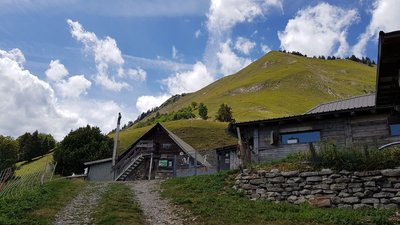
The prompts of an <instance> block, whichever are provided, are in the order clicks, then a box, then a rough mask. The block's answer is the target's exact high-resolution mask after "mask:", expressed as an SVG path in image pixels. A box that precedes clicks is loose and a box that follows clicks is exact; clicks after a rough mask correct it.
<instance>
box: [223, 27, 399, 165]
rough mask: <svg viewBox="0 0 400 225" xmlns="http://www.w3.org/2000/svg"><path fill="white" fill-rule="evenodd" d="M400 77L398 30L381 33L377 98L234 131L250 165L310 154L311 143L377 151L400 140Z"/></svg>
mask: <svg viewBox="0 0 400 225" xmlns="http://www.w3.org/2000/svg"><path fill="white" fill-rule="evenodd" d="M399 77H400V31H396V32H391V33H383V32H381V33H380V34H379V53H378V65H377V79H376V94H368V95H363V96H356V97H352V98H349V99H344V100H339V101H334V102H329V103H324V104H320V105H318V106H316V107H314V108H313V109H311V110H309V111H308V112H306V113H304V114H302V115H295V116H290V117H283V118H275V119H267V120H258V121H249V122H241V123H235V124H233V125H232V127H231V129H230V130H231V132H234V133H237V131H238V130H239V132H240V135H241V137H242V143H243V149H244V150H243V154H244V160H245V161H247V162H260V161H268V160H274V159H279V158H282V157H284V156H286V155H288V154H289V153H292V152H298V151H306V150H308V149H309V148H310V143H321V142H330V143H334V144H336V145H337V146H341V147H350V146H359V147H378V146H381V145H384V144H388V143H390V142H395V141H400V79H399ZM315 146H316V147H318V144H316V145H315Z"/></svg>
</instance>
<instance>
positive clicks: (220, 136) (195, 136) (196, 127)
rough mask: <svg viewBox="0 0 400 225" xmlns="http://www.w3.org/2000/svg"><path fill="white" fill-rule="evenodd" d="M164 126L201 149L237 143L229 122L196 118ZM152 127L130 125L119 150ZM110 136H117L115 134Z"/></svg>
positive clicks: (121, 138) (121, 133)
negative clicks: (229, 130)
mask: <svg viewBox="0 0 400 225" xmlns="http://www.w3.org/2000/svg"><path fill="white" fill-rule="evenodd" d="M163 126H165V127H166V128H167V129H169V130H170V131H172V132H173V133H175V134H176V135H178V136H179V137H180V138H181V139H182V140H184V141H185V142H187V143H188V144H190V145H191V146H192V147H193V148H195V149H197V150H199V151H202V150H209V149H213V148H216V147H220V146H225V145H231V144H236V143H237V140H236V138H235V137H233V136H231V135H229V134H228V133H227V130H226V129H227V127H228V123H221V122H213V121H205V120H197V119H195V120H177V121H170V122H166V123H163ZM151 127H152V126H147V127H142V128H133V127H130V128H128V129H125V130H123V131H121V132H120V144H119V148H118V152H119V153H121V152H123V151H124V150H126V149H127V148H128V147H129V146H130V145H131V144H132V143H134V142H135V141H136V140H137V139H139V138H140V137H141V136H142V135H143V134H145V133H146V132H147V131H148V130H149V129H150V128H151ZM110 136H111V137H115V134H114V133H113V134H110Z"/></svg>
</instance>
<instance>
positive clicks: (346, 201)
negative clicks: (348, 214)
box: [340, 197, 360, 204]
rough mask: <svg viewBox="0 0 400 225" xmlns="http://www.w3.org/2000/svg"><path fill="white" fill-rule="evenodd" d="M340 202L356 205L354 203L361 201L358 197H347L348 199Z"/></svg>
mask: <svg viewBox="0 0 400 225" xmlns="http://www.w3.org/2000/svg"><path fill="white" fill-rule="evenodd" d="M340 201H341V202H343V203H348V204H354V203H359V202H360V199H359V198H358V197H347V198H342V199H341V200H340Z"/></svg>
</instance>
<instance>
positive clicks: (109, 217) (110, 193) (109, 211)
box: [93, 183, 146, 225]
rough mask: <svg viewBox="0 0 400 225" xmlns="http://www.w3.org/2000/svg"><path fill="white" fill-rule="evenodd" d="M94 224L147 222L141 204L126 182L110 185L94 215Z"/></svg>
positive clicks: (138, 223)
mask: <svg viewBox="0 0 400 225" xmlns="http://www.w3.org/2000/svg"><path fill="white" fill-rule="evenodd" d="M93 218H94V221H93V223H94V224H103V225H111V224H121V225H122V224H135V225H140V224H146V222H145V219H144V216H143V212H142V210H141V209H140V206H139V205H138V204H137V203H136V202H135V201H134V197H133V194H132V190H131V189H129V187H128V186H127V185H126V184H122V183H115V184H111V185H110V189H108V190H107V191H106V192H105V193H104V194H103V196H101V200H100V202H99V204H98V205H97V206H96V209H95V212H94V215H93Z"/></svg>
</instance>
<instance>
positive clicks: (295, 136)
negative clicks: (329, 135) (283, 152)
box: [281, 131, 321, 144]
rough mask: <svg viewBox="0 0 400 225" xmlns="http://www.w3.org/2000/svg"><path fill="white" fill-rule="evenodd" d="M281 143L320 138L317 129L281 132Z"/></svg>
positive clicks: (302, 142)
mask: <svg viewBox="0 0 400 225" xmlns="http://www.w3.org/2000/svg"><path fill="white" fill-rule="evenodd" d="M281 140H282V144H304V143H309V142H317V141H320V140H321V134H320V132H319V131H308V132H298V133H289V134H281Z"/></svg>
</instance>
